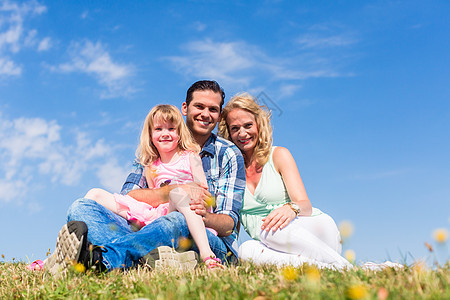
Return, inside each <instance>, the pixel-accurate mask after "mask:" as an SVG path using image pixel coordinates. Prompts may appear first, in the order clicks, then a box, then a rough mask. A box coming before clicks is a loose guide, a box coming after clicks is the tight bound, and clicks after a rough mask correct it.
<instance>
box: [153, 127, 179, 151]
mask: <svg viewBox="0 0 450 300" xmlns="http://www.w3.org/2000/svg"><path fill="white" fill-rule="evenodd" d="M151 135H152V143H153V145H155V147H156V149H158V152H159V153H160V155H161V153H171V152H177V151H178V141H179V139H180V137H179V136H178V132H177V128H176V126H175V124H173V123H172V122H165V121H162V120H154V122H153V128H152V132H151Z"/></svg>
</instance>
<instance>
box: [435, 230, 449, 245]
mask: <svg viewBox="0 0 450 300" xmlns="http://www.w3.org/2000/svg"><path fill="white" fill-rule="evenodd" d="M433 238H434V240H435V241H436V242H438V243H440V244H443V243H445V242H446V241H447V239H448V230H447V229H445V228H438V229H436V230H434V231H433Z"/></svg>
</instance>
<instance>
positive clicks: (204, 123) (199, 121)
mask: <svg viewBox="0 0 450 300" xmlns="http://www.w3.org/2000/svg"><path fill="white" fill-rule="evenodd" d="M196 121H197V122H198V123H200V124H201V125H203V126H208V125H210V124H211V122H208V121H202V120H196Z"/></svg>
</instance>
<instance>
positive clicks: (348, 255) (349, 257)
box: [344, 249, 356, 263]
mask: <svg viewBox="0 0 450 300" xmlns="http://www.w3.org/2000/svg"><path fill="white" fill-rule="evenodd" d="M344 257H345V258H346V259H347V260H348V261H349V262H351V263H354V262H355V258H356V254H355V251H353V250H352V249H348V250H346V251H345V252H344Z"/></svg>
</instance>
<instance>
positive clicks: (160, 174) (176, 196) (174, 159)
mask: <svg viewBox="0 0 450 300" xmlns="http://www.w3.org/2000/svg"><path fill="white" fill-rule="evenodd" d="M199 150H200V147H199V146H198V145H197V144H196V143H195V141H194V140H193V138H192V135H191V133H190V131H189V129H188V128H187V126H186V124H185V123H184V120H183V117H182V115H181V113H180V111H179V110H178V109H177V108H176V107H175V106H173V105H157V106H155V107H154V108H153V109H152V110H151V111H150V112H149V114H148V115H147V117H146V119H145V122H144V128H143V129H142V133H141V141H140V145H139V147H138V150H137V151H136V152H137V157H138V161H139V163H140V164H142V165H143V166H144V172H145V178H146V180H147V185H148V187H149V188H150V189H152V188H160V187H162V186H164V185H168V184H184V183H188V182H196V183H198V184H199V185H200V186H202V187H207V182H206V177H205V174H204V172H203V167H202V161H201V159H200V157H199V156H198V152H199ZM85 198H87V199H92V200H94V201H96V202H97V203H99V204H101V205H103V206H104V207H106V208H108V209H109V210H111V211H112V212H114V213H116V214H118V215H120V216H122V217H123V218H125V219H127V220H129V221H130V222H132V223H134V224H137V225H138V226H140V227H142V226H145V225H147V224H149V223H151V222H153V221H154V220H155V219H157V218H158V217H160V216H164V215H166V214H168V213H169V212H172V211H175V210H177V211H179V212H181V213H182V214H183V215H184V217H185V218H186V222H187V225H188V228H189V232H190V233H191V235H192V237H193V238H194V241H195V243H196V244H197V246H198V249H199V251H200V257H201V259H202V260H203V262H204V263H205V264H206V266H207V267H208V268H223V267H224V266H223V265H222V264H221V261H220V259H219V258H216V257H215V255H214V253H213V252H212V250H211V248H210V247H209V242H208V238H207V235H206V229H205V224H204V223H203V220H202V217H201V216H199V215H197V214H196V213H195V212H194V211H192V210H191V209H190V207H189V200H190V198H189V196H188V194H187V193H186V192H185V191H184V190H183V189H182V188H175V189H173V190H172V191H171V192H170V193H169V203H165V204H161V205H159V206H158V207H153V206H151V205H149V204H147V203H144V202H139V201H137V200H135V199H134V198H132V197H130V196H128V195H120V194H111V193H109V192H107V191H105V190H102V189H92V190H90V191H89V192H88V193H87V194H86V196H85ZM210 230H211V231H213V230H212V229H210ZM213 233H215V234H217V233H216V232H213Z"/></svg>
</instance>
